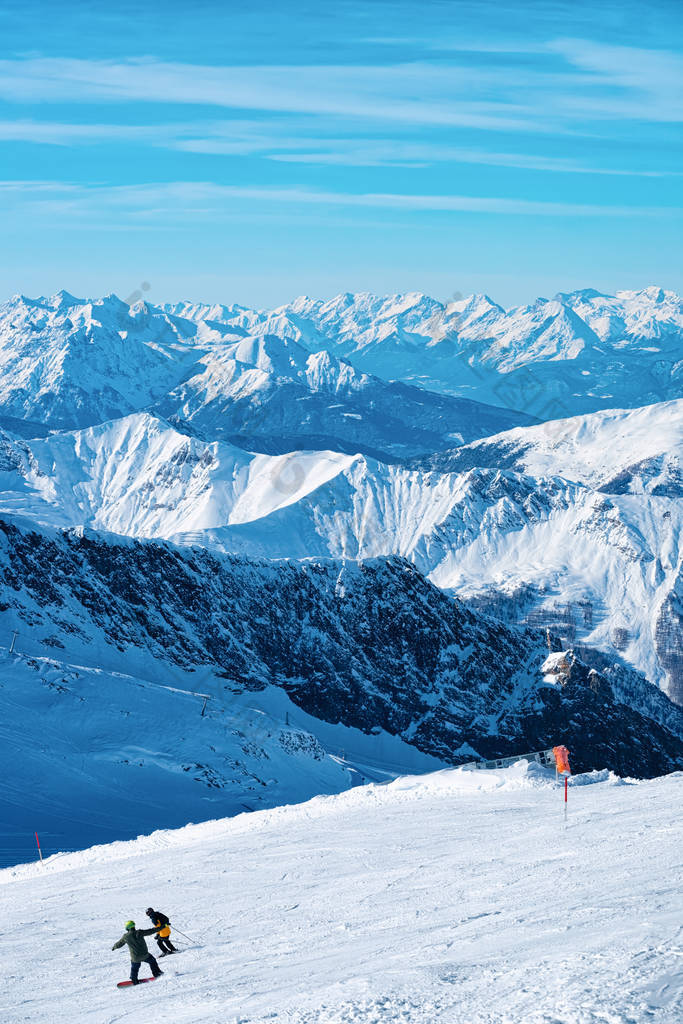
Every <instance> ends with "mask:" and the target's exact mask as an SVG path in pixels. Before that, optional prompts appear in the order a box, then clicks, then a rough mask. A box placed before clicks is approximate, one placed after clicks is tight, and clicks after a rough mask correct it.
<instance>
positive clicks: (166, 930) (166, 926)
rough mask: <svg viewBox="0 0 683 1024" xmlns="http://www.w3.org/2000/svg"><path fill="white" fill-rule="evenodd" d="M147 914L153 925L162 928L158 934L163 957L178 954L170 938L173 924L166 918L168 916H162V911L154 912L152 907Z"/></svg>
mask: <svg viewBox="0 0 683 1024" xmlns="http://www.w3.org/2000/svg"><path fill="white" fill-rule="evenodd" d="M145 913H146V914H147V917H149V918H151V921H152V924H155V925H156V926H157V928H161V931H160V932H158V933H157V945H158V947H159V949H160V950H161V956H168V954H169V953H175V952H177V950H176V948H175V946H174V945H173V943H172V942H171V939H170V938H169V936H170V934H171V922H170V921H169V919H168V918H167V917H166V914H162V913H161V911H160V910H152V908H151V907H147V910H146V911H145Z"/></svg>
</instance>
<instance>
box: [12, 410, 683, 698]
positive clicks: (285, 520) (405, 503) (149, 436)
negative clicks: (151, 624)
mask: <svg viewBox="0 0 683 1024" xmlns="http://www.w3.org/2000/svg"><path fill="white" fill-rule="evenodd" d="M682 439H683V400H681V401H678V402H670V403H664V404H660V405H654V406H649V407H647V408H645V409H641V410H636V411H634V412H629V411H624V412H611V413H596V414H593V415H591V416H587V417H577V418H574V419H570V420H566V421H554V422H550V423H546V424H543V425H541V426H538V427H531V428H523V429H522V428H518V429H516V430H513V431H510V432H507V433H504V434H499V435H495V436H494V437H492V438H489V439H487V440H485V441H479V442H475V443H474V444H472V445H467V446H462V447H461V448H459V449H456V450H455V451H454V452H451V453H449V454H447V455H437V456H434V457H433V458H432V459H431V460H430V462H429V464H427V465H421V466H418V467H416V468H408V467H404V466H400V465H389V464H385V463H381V462H378V461H377V460H374V459H370V458H367V457H366V456H363V455H347V454H344V453H341V452H334V451H324V452H293V453H289V454H286V455H279V456H269V455H263V454H252V453H249V452H246V451H244V450H242V449H239V448H237V447H235V446H234V445H230V444H226V443H224V442H220V441H214V442H210V443H208V442H205V441H202V440H200V439H198V438H197V437H194V436H191V435H189V436H188V435H187V434H185V433H182V432H181V431H180V430H178V429H177V428H175V427H173V426H171V425H170V424H169V423H168V422H166V421H164V420H161V419H159V418H158V417H154V416H152V415H150V414H134V415H131V416H128V417H124V418H122V419H119V420H114V421H110V422H107V423H104V424H101V425H98V426H96V427H90V428H88V429H86V430H81V431H66V432H62V433H57V434H53V435H52V436H49V437H47V438H43V439H36V440H32V441H28V440H23V439H17V438H12V437H11V436H10V435H9V434H5V435H4V437H3V438H2V439H0V460H1V461H0V512H6V513H12V514H20V515H22V516H27V517H29V518H31V519H33V520H35V521H37V522H40V523H42V524H44V525H48V526H53V527H61V528H73V527H81V526H86V527H88V528H91V529H95V530H104V531H108V532H113V533H117V534H121V535H125V536H129V537H137V538H163V539H165V540H172V541H174V542H175V543H177V544H180V545H183V546H187V545H192V544H201V545H203V546H205V547H208V548H209V549H211V550H214V551H220V552H224V553H236V554H241V555H246V556H248V557H255V558H296V559H300V558H309V557H315V558H330V557H331V558H347V559H348V558H375V557H382V556H392V555H400V556H402V557H405V558H408V559H410V560H411V561H412V562H413V564H414V565H415V566H416V567H417V568H418V569H419V570H420V571H421V572H422V573H424V574H425V575H426V576H428V577H429V578H430V579H431V580H432V581H433V582H435V583H436V584H437V585H438V586H440V587H442V588H443V589H445V590H447V591H449V592H450V593H452V594H456V595H459V596H463V597H466V598H467V599H468V600H472V599H476V600H477V602H478V603H479V605H480V607H482V609H483V610H486V611H487V612H489V613H491V614H497V615H499V616H502V617H503V618H505V619H508V620H511V621H516V622H528V623H532V624H536V625H539V626H547V625H550V626H551V627H552V628H553V629H554V630H556V631H557V632H558V633H559V634H560V635H561V636H564V637H565V638H566V641H567V643H568V644H573V643H577V642H581V643H584V644H587V645H589V646H597V647H599V648H601V649H602V650H605V651H606V652H608V653H609V654H611V656H613V657H616V658H623V659H625V660H626V662H627V663H630V664H631V665H633V666H634V667H636V668H638V669H640V670H641V671H643V672H645V674H646V675H647V677H648V678H649V679H650V680H652V681H653V682H656V683H657V684H658V685H661V686H662V687H663V688H664V689H666V690H667V692H669V693H670V694H671V696H672V697H673V698H674V699H677V700H679V701H680V700H681V698H682V696H683V689H682V687H683V677H682V676H681V673H680V669H679V662H678V658H679V657H680V656H681V653H683V633H682V631H681V628H680V622H681V618H680V600H681V596H682V595H683V553H682V552H681V550H680V546H679V537H680V533H681V527H682V525H683V502H682V501H681V483H680V470H679V468H678V467H679V466H680V459H681V456H683V443H682Z"/></svg>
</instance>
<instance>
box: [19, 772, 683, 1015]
mask: <svg viewBox="0 0 683 1024" xmlns="http://www.w3.org/2000/svg"><path fill="white" fill-rule="evenodd" d="M591 783H592V784H591ZM682 786H683V774H681V773H677V774H674V775H670V776H667V777H664V778H660V779H656V780H652V781H649V782H639V783H633V782H630V781H628V780H620V779H617V778H615V777H614V776H611V775H609V774H608V773H606V772H605V773H592V774H591V775H590V776H577V777H576V778H574V779H573V780H572V785H571V787H570V791H569V810H568V815H567V818H566V819H565V816H564V808H563V803H562V796H561V789H560V788H558V787H557V786H556V785H555V783H554V779H553V777H552V775H551V774H550V772H548V771H547V770H546V769H541V768H539V767H537V766H529V765H526V764H525V763H518V764H516V765H513V766H512V767H511V768H508V769H504V770H502V771H498V772H495V771H492V772H489V771H479V772H468V771H465V770H462V769H461V770H448V771H442V772H438V773H436V774H433V775H429V776H422V777H420V778H401V779H399V780H397V781H396V782H394V783H393V784H390V785H388V786H369V787H364V788H361V789H355V790H351V791H349V792H347V793H344V794H342V795H339V796H334V797H316V798H315V799H314V800H312V801H310V802H309V803H307V804H303V805H299V806H295V807H283V808H277V809H274V810H269V811H262V812H258V813H252V814H244V815H241V816H239V817H237V818H233V819H225V820H222V821H215V822H207V823H205V824H202V825H190V826H187V827H186V828H184V829H181V830H179V831H175V832H157V833H155V834H154V835H152V836H148V837H144V838H140V839H138V840H137V841H134V842H130V843H114V844H112V845H111V846H102V847H95V848H93V849H90V850H85V851H83V852H81V853H75V854H64V855H61V856H60V855H57V856H56V857H54V858H51V859H50V860H48V861H46V863H45V864H44V865H42V866H41V865H40V864H31V865H25V866H19V867H15V868H9V869H7V870H5V871H3V872H0V913H1V915H2V922H3V929H2V932H3V934H2V936H0V962H2V964H3V968H4V971H3V979H2V981H1V982H0V985H1V987H0V1020H2V1021H3V1022H4V1024H19V1022H22V1024H23V1022H27V1021H31V1022H32V1024H62V1022H69V1024H71V1022H73V1021H77V1022H78V1024H143V1022H148V1021H169V1022H170V1021H173V1022H174V1024H191V1022H197V1024H199V1022H201V1024H237V1022H239V1024H265V1022H269V1024H355V1022H364V1024H389V1022H392V1024H393V1022H406V1024H408V1022H409V1024H439V1022H443V1024H640V1022H649V1024H674V1022H678V1021H680V1020H681V1019H682V1014H683V984H682V981H681V967H682V966H683V963H682V958H683V936H682V933H681V909H683V906H682V899H681V885H680V883H681V875H680V864H681V859H680V848H681V840H682V839H683V827H682V826H681V821H680V806H681V789H682ZM150 904H152V905H153V906H155V907H159V908H161V909H162V910H163V911H165V912H166V913H168V914H169V915H170V916H171V918H172V920H173V921H174V923H175V924H176V925H177V927H178V928H180V929H181V930H182V931H184V932H186V933H187V935H188V936H190V937H191V938H192V941H191V942H187V941H185V940H182V939H181V937H180V936H178V935H177V934H176V938H177V939H178V940H179V944H182V948H183V952H182V953H181V955H179V956H177V957H172V958H166V959H165V960H163V961H161V963H162V966H163V968H164V970H165V972H166V973H165V976H164V977H163V978H162V979H160V980H159V981H158V982H155V983H154V984H153V985H145V986H142V987H141V988H138V989H124V990H121V991H117V989H116V988H115V983H116V982H117V981H119V980H122V979H123V978H125V977H126V976H127V972H128V961H127V956H126V955H125V953H124V952H123V951H121V950H119V951H116V952H111V946H112V944H113V942H114V941H115V940H116V939H118V937H119V936H120V934H121V931H122V927H123V924H124V922H125V921H126V920H127V919H128V918H129V917H131V916H132V917H133V918H134V919H135V920H136V921H137V922H138V924H144V923H146V919H145V918H144V909H145V907H147V906H148V905H150ZM146 972H147V968H146V967H143V972H142V973H143V975H144V974H145V973H146Z"/></svg>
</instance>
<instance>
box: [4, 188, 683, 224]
mask: <svg viewBox="0 0 683 1024" xmlns="http://www.w3.org/2000/svg"><path fill="white" fill-rule="evenodd" d="M51 189H52V194H50V191H51ZM4 191H10V192H12V193H14V199H15V202H16V198H17V194H21V195H22V197H23V199H24V201H25V202H27V203H29V204H30V205H31V206H32V207H33V208H34V209H40V210H43V211H52V212H53V213H68V214H70V215H71V214H75V213H79V212H80V213H84V214H90V213H92V212H93V211H94V210H96V211H97V212H98V213H99V214H102V213H103V212H105V211H107V210H109V211H111V212H114V213H115V214H116V216H117V217H118V216H121V215H128V216H131V217H135V218H139V217H148V218H152V219H153V218H154V217H157V216H161V217H163V218H165V219H168V218H173V217H182V216H185V215H191V216H192V217H197V216H198V215H200V216H207V217H211V218H215V217H217V216H221V215H223V216H228V217H229V216H230V214H231V212H232V211H234V210H241V209H242V208H243V204H244V203H255V204H276V205H279V206H297V205H298V206H311V205H314V206H320V207H339V206H342V207H350V208H353V207H358V208H363V209H368V208H371V209H375V210H382V209H391V210H399V211H400V210H402V211H405V212H415V211H422V212H425V211H433V212H441V213H492V214H499V215H501V214H502V215H513V216H525V217H542V216H552V217H557V216H567V217H575V216H581V217H620V218H623V217H640V216H647V217H652V216H666V217H671V216H680V215H681V214H682V213H683V208H679V207H657V206H626V207H625V206H609V205H598V204H588V203H558V202H544V201H534V200H526V199H510V198H508V197H497V196H465V195H417V194H409V193H386V192H367V193H347V192H335V191H325V190H322V189H321V190H317V189H311V188H307V187H303V186H302V187H288V188H280V187H262V186H239V185H220V184H216V183H213V182H189V181H179V182H163V183H147V184H139V185H122V186H113V187H108V186H103V185H93V186H88V187H82V186H78V185H75V184H69V185H64V184H63V183H61V182H56V183H54V185H53V186H52V185H50V183H46V182H36V183H33V182H0V195H1V194H2V192H4Z"/></svg>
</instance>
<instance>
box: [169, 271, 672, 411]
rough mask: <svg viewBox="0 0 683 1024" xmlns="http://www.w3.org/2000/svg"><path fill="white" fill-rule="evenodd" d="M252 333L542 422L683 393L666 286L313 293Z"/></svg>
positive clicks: (256, 323)
mask: <svg viewBox="0 0 683 1024" xmlns="http://www.w3.org/2000/svg"><path fill="white" fill-rule="evenodd" d="M173 308H174V310H176V311H178V312H181V311H185V312H186V314H187V315H188V316H191V317H195V318H198V319H201V317H202V316H203V315H208V314H209V310H208V308H206V309H202V308H198V307H197V306H192V305H191V304H187V305H184V304H182V303H181V304H177V305H176V306H175V307H173ZM216 312H217V311H216V310H215V309H214V310H212V314H213V315H215V314H216ZM242 315H243V314H242ZM230 316H231V314H230V313H228V319H229V318H230ZM250 330H251V331H252V332H254V333H274V334H278V335H279V336H281V337H287V338H291V339H293V340H295V341H299V342H300V343H301V344H302V345H304V346H306V347H307V348H310V349H311V350H312V351H318V350H320V349H329V350H330V351H332V352H334V353H335V354H337V355H341V356H343V357H344V358H347V359H350V360H351V361H352V362H353V363H354V365H355V366H357V367H358V368H359V369H360V370H365V371H367V372H370V373H374V374H377V375H378V376H380V377H384V378H389V379H399V380H403V381H407V382H411V383H420V384H422V385H424V386H425V387H427V388H429V389H432V390H435V391H441V392H444V393H447V394H454V395H460V396H464V397H470V398H476V399H477V400H479V401H484V402H488V403H491V404H493V405H499V406H504V407H506V408H511V409H518V410H524V411H525V412H527V413H530V414H532V415H534V416H536V417H538V418H539V419H542V420H547V419H555V418H558V417H561V416H570V415H574V414H577V413H590V412H594V411H597V410H599V409H607V408H622V407H628V408H633V407H636V406H641V405H644V404H646V403H650V402H661V401H665V400H668V399H672V398H679V397H681V395H682V394H683V345H682V341H683V300H682V299H681V298H680V297H679V296H678V295H676V294H675V293H674V292H671V291H665V290H663V289H661V288H657V287H648V288H644V289H642V290H641V291H620V292H617V293H616V295H613V296H611V295H605V294H603V293H601V292H597V291H595V290H594V289H584V290H582V291H576V292H570V293H560V294H558V295H557V296H556V297H555V298H553V299H545V298H539V299H537V300H536V301H535V302H533V303H530V304H529V305H527V306H519V307H514V308H512V309H509V310H505V309H503V308H502V307H501V306H499V305H497V304H496V303H495V302H494V301H493V300H491V299H490V298H489V297H488V296H486V295H472V296H469V297H467V298H456V299H455V300H454V301H452V302H446V303H441V302H438V301H437V300H435V299H432V298H430V297H429V296H425V295H422V294H420V293H417V292H415V293H409V294H406V295H395V296H376V295H370V294H364V293H361V294H357V295H352V294H349V293H346V294H344V295H339V296H336V297H335V298H333V299H330V300H329V301H326V302H323V301H320V300H314V299H309V298H306V297H303V298H299V299H296V300H295V301H294V302H292V303H289V304H287V305H284V306H281V307H279V308H278V309H276V310H273V311H272V312H265V313H261V314H256V315H255V316H254V318H253V320H252V323H251V325H250Z"/></svg>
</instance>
